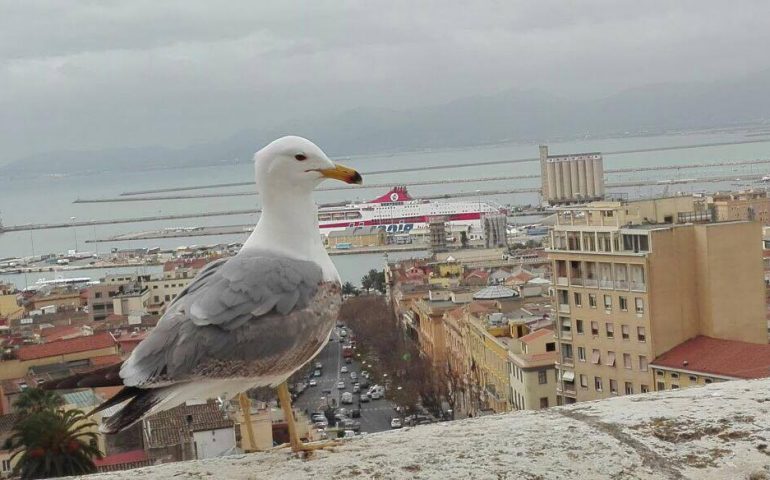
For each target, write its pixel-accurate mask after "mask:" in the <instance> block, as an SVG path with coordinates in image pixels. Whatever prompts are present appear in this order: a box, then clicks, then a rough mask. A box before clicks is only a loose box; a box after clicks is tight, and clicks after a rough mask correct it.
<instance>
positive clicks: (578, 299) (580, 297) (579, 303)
mask: <svg viewBox="0 0 770 480" xmlns="http://www.w3.org/2000/svg"><path fill="white" fill-rule="evenodd" d="M573 298H574V299H575V306H576V307H582V306H583V295H581V294H580V293H578V292H575V293H574V295H573Z"/></svg>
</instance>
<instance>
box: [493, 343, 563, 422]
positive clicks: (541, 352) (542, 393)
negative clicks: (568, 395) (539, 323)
mask: <svg viewBox="0 0 770 480" xmlns="http://www.w3.org/2000/svg"><path fill="white" fill-rule="evenodd" d="M501 340H502V341H503V342H504V343H506V345H507V346H508V357H509V358H510V361H511V371H510V388H511V391H510V393H509V397H510V398H511V402H512V403H513V407H514V408H515V409H517V410H537V409H541V408H548V407H553V406H554V405H556V381H557V378H558V376H557V374H556V355H557V353H556V341H555V339H554V335H553V330H552V329H551V328H541V329H539V330H535V331H533V332H532V333H529V334H527V335H524V336H523V337H520V338H518V339H516V338H510V339H508V338H504V339H501Z"/></svg>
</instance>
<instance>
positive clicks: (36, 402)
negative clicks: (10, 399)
mask: <svg viewBox="0 0 770 480" xmlns="http://www.w3.org/2000/svg"><path fill="white" fill-rule="evenodd" d="M62 405H64V399H63V398H61V396H59V394H58V393H56V392H53V391H51V390H43V389H42V388H28V389H27V390H25V391H24V392H22V393H21V395H19V398H18V399H17V400H16V403H14V404H13V406H14V407H16V411H17V412H18V413H19V414H20V415H21V416H22V417H26V416H28V415H34V414H36V413H40V412H53V411H55V410H57V409H59V408H61V406H62Z"/></svg>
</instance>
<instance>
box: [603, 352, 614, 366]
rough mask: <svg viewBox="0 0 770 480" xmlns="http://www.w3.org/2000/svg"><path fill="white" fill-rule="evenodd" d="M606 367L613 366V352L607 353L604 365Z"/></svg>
mask: <svg viewBox="0 0 770 480" xmlns="http://www.w3.org/2000/svg"><path fill="white" fill-rule="evenodd" d="M605 365H607V366H608V367H614V366H615V352H613V351H608V352H607V361H606V363H605Z"/></svg>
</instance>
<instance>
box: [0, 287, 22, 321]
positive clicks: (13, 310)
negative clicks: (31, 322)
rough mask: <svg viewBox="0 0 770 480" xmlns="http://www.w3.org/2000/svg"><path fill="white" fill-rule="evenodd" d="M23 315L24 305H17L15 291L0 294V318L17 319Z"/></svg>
mask: <svg viewBox="0 0 770 480" xmlns="http://www.w3.org/2000/svg"><path fill="white" fill-rule="evenodd" d="M23 316H24V307H22V306H20V305H19V301H18V299H17V296H16V294H15V293H10V294H6V295H0V318H4V319H8V320H18V319H20V318H22V317H23Z"/></svg>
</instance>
